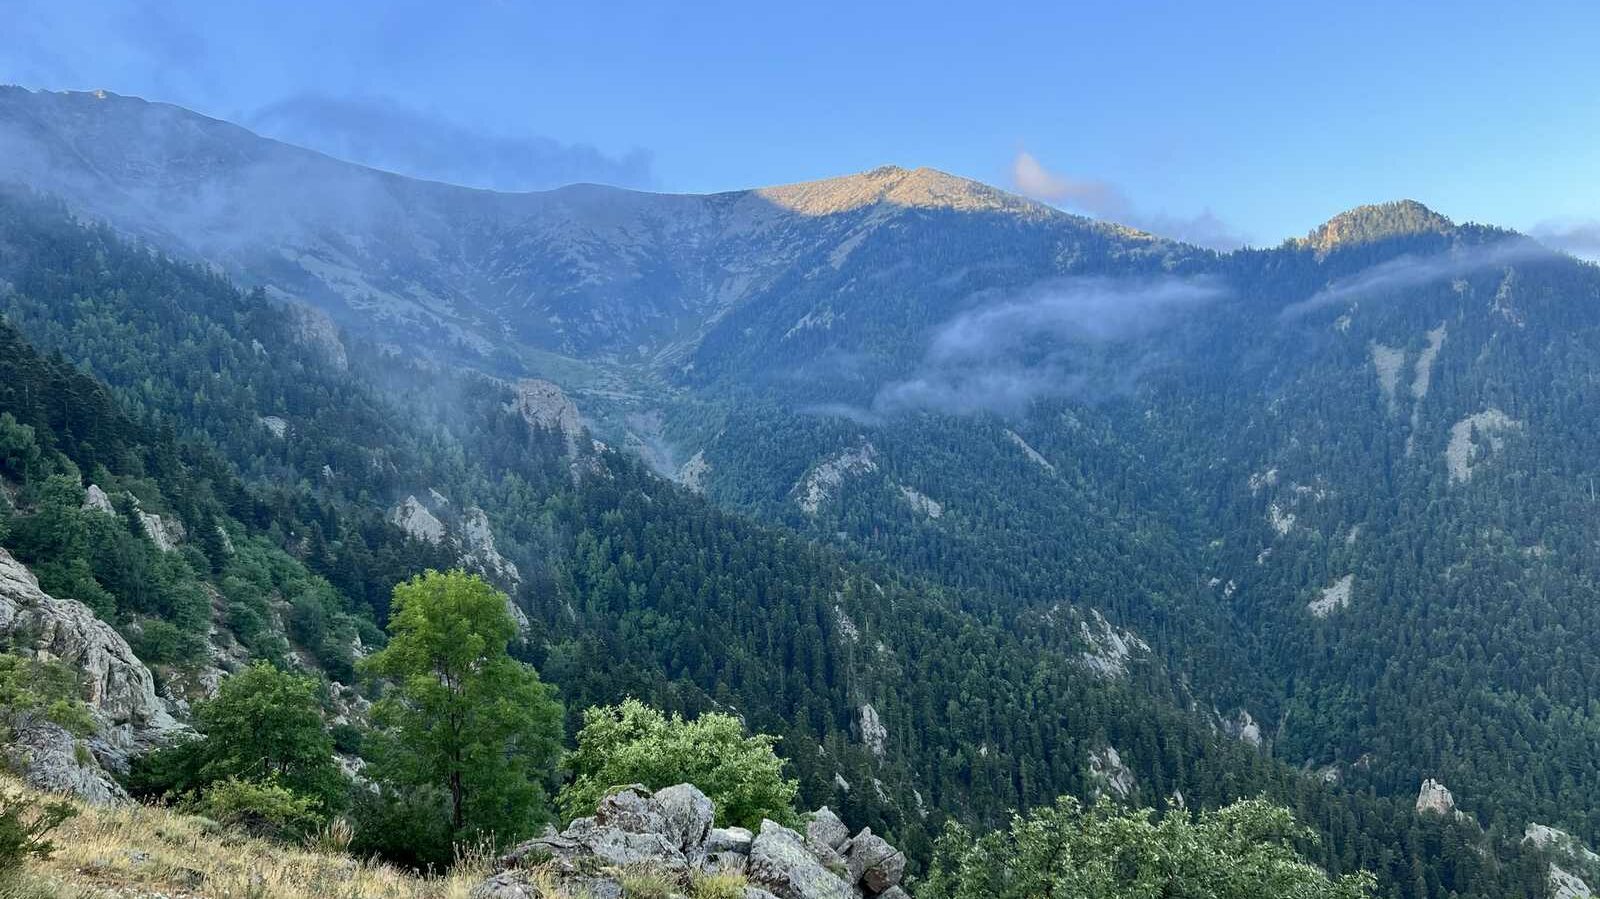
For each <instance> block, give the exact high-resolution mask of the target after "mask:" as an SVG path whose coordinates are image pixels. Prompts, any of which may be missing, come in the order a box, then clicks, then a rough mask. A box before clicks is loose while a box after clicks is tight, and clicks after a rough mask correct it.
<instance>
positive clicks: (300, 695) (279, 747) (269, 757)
mask: <svg viewBox="0 0 1600 899" xmlns="http://www.w3.org/2000/svg"><path fill="white" fill-rule="evenodd" d="M318 690H319V685H318V683H317V682H316V681H315V680H313V679H312V678H310V677H306V676H304V675H297V674H290V673H288V672H285V671H279V670H278V669H276V668H274V667H272V666H271V665H269V664H267V663H265V662H257V663H256V664H254V665H251V666H250V667H249V668H246V669H245V670H243V671H240V672H238V673H237V674H235V675H233V676H232V677H229V678H227V679H226V680H224V681H223V682H222V687H221V690H220V691H219V692H218V693H217V696H216V698H215V699H212V700H210V701H208V702H204V703H201V704H200V706H199V707H198V709H197V710H196V718H197V720H198V721H199V724H200V729H201V730H202V731H204V733H205V735H206V739H205V752H204V757H205V761H204V763H203V764H202V765H201V769H200V771H201V776H202V777H204V778H205V780H207V781H218V780H223V779H227V778H247V779H251V780H258V781H262V782H266V781H276V782H278V783H280V784H281V785H282V786H284V787H286V788H288V789H290V790H293V791H295V792H297V793H301V794H304V795H308V796H315V797H318V798H320V799H323V800H324V801H325V802H326V803H327V804H329V805H331V804H333V803H335V802H336V801H337V800H338V798H339V797H340V796H342V793H343V780H342V778H341V777H340V775H339V769H338V767H337V766H336V765H335V764H334V762H333V738H332V737H331V736H330V735H329V734H328V729H327V727H326V726H324V724H323V722H322V712H321V707H322V702H321V699H320V698H319V696H318Z"/></svg>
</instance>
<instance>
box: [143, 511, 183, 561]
mask: <svg viewBox="0 0 1600 899" xmlns="http://www.w3.org/2000/svg"><path fill="white" fill-rule="evenodd" d="M138 514H139V524H140V525H142V526H143V527H144V533H145V536H147V537H149V538H150V542H151V543H154V544H155V545H156V549H159V550H161V551H162V552H164V553H170V552H177V550H178V544H179V543H182V542H183V539H184V538H185V537H187V536H188V534H187V533H186V532H185V531H184V529H183V522H181V521H178V520H177V519H170V520H169V519H166V518H162V517H161V516H160V515H157V514H155V513H154V512H146V511H144V510H143V509H140V510H139V511H138Z"/></svg>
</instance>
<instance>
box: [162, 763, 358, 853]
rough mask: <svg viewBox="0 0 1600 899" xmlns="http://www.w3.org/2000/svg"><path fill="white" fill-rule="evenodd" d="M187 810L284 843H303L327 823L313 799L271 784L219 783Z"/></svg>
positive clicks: (279, 785)
mask: <svg viewBox="0 0 1600 899" xmlns="http://www.w3.org/2000/svg"><path fill="white" fill-rule="evenodd" d="M189 807H190V809H191V810H193V811H195V812H197V813H199V814H202V815H205V816H206V817H208V818H212V819H214V820H216V821H217V822H219V823H221V824H222V825H224V826H226V827H232V828H236V829H238V830H242V831H244V832H245V833H248V834H250V835H251V836H257V837H266V838H268V839H274V840H280V841H283V842H301V841H304V840H306V839H307V838H309V837H312V836H313V835H315V834H316V833H317V831H318V830H319V829H320V828H321V827H322V826H323V825H324V824H326V823H327V819H326V818H324V817H323V815H322V813H321V811H320V810H319V809H320V803H319V802H318V800H317V799H316V798H315V797H312V796H303V795H301V794H299V793H296V792H295V791H293V790H291V789H289V788H288V787H285V786H282V785H281V784H276V783H272V782H259V781H251V780H237V779H233V778H230V779H228V780H224V781H219V782H217V783H214V784H212V785H211V786H210V787H207V788H206V791H205V793H204V794H203V795H202V797H201V798H200V799H199V800H198V801H196V802H191V803H190V804H189Z"/></svg>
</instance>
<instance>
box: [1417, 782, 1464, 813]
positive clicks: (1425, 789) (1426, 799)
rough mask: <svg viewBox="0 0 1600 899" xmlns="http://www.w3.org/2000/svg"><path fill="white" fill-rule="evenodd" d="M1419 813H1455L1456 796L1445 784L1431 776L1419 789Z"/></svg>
mask: <svg viewBox="0 0 1600 899" xmlns="http://www.w3.org/2000/svg"><path fill="white" fill-rule="evenodd" d="M1417 814H1419V815H1422V814H1433V815H1454V814H1456V798H1455V797H1454V796H1452V795H1451V794H1450V791H1449V790H1448V789H1447V788H1446V787H1445V785H1444V784H1442V783H1440V782H1438V781H1437V780H1434V779H1433V778H1431V777H1430V778H1428V779H1427V780H1424V781H1423V782H1422V788H1421V789H1419V790H1418V791H1417Z"/></svg>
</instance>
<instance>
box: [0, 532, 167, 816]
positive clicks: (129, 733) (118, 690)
mask: <svg viewBox="0 0 1600 899" xmlns="http://www.w3.org/2000/svg"><path fill="white" fill-rule="evenodd" d="M0 638H3V639H4V641H6V642H9V643H11V644H12V645H13V647H14V651H20V652H31V653H32V654H33V655H35V656H37V657H38V658H40V659H44V660H54V661H58V662H61V663H62V664H64V665H66V666H68V667H69V668H72V669H73V670H75V671H77V672H78V673H79V675H80V677H81V678H82V682H83V697H82V698H83V701H84V703H85V704H87V705H88V707H89V710H90V712H91V713H92V714H93V717H94V720H95V731H94V733H93V734H92V735H91V736H90V737H89V738H88V740H87V745H88V748H90V749H91V750H93V754H94V758H95V760H96V761H98V763H99V765H103V766H106V767H111V768H123V767H126V765H127V762H128V759H129V757H130V756H131V755H134V754H137V753H140V752H144V751H146V750H148V749H150V748H152V747H153V746H155V745H157V744H158V743H160V742H162V741H164V740H165V739H166V738H167V737H169V736H170V735H172V734H173V733H174V732H176V731H178V730H180V729H181V728H180V725H179V724H178V723H177V721H175V720H174V719H173V717H172V715H171V713H170V712H169V711H168V709H167V706H166V704H165V703H164V702H163V701H162V700H161V699H160V698H159V697H158V696H157V695H156V690H155V680H154V678H152V677H151V676H150V670H149V669H148V668H146V667H145V666H144V663H143V662H140V661H139V659H138V657H136V656H135V655H134V654H133V650H132V649H131V648H130V647H129V646H128V643H127V641H126V640H124V639H122V635H120V634H118V633H117V632H116V631H115V630H113V629H112V628H111V626H110V625H108V624H106V623H105V622H104V621H101V620H100V619H99V618H97V617H95V614H94V611H93V610H91V609H90V608H89V607H88V606H86V605H84V604H83V603H80V602H77V601H76V600H70V599H56V598H55V597H52V596H50V595H49V594H47V593H45V592H44V591H43V590H40V589H39V582H38V580H37V579H35V578H34V576H33V574H32V573H31V572H29V571H28V569H27V568H25V567H23V565H22V564H21V563H19V562H17V560H16V559H13V558H12V557H11V555H10V553H7V552H6V551H5V550H3V549H0ZM58 730H59V729H58ZM63 737H65V739H67V740H69V741H70V739H71V738H70V737H66V736H65V732H62V733H60V734H56V733H51V732H49V731H48V729H44V730H38V731H37V732H36V733H35V739H34V743H33V748H34V749H35V750H36V752H35V761H34V762H33V763H32V765H30V766H25V767H28V768H29V769H30V770H32V768H33V767H34V766H41V765H49V766H53V768H54V769H56V770H55V773H48V774H46V773H41V774H40V775H38V776H40V777H46V776H48V777H50V778H57V779H58V782H59V783H60V785H61V786H62V787H63V788H72V787H73V786H74V785H78V786H82V787H84V789H85V792H84V793H81V794H80V795H83V796H84V797H85V798H88V799H91V800H96V799H108V798H109V799H114V798H118V797H117V796H115V795H113V796H109V797H108V796H106V795H104V792H103V791H102V790H100V789H99V788H98V787H96V786H94V784H93V783H91V781H93V780H95V779H96V778H98V777H100V776H103V774H104V772H100V774H99V775H96V774H95V773H94V772H93V771H84V770H78V769H85V768H88V767H89V766H88V764H87V763H85V762H83V761H82V760H76V759H73V758H72V757H73V756H75V755H76V752H75V747H73V746H72V745H71V744H70V743H69V744H67V745H66V748H65V750H63V744H62V739H63ZM63 751H65V753H66V755H67V757H68V759H69V760H72V761H73V762H74V763H73V764H72V765H71V766H65V765H63V764H58V762H56V761H48V760H49V759H56V760H58V761H59V759H60V758H61V756H62V753H63ZM68 767H70V768H71V769H74V770H68Z"/></svg>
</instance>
